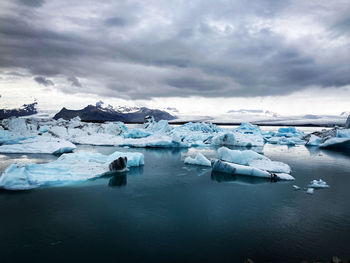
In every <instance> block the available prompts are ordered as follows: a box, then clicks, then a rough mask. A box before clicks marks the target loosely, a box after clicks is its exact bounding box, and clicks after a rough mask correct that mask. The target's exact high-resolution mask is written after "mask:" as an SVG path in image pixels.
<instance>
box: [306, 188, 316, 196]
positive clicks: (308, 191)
mask: <svg viewBox="0 0 350 263" xmlns="http://www.w3.org/2000/svg"><path fill="white" fill-rule="evenodd" d="M306 193H307V194H310V195H312V194H313V193H314V189H313V188H308V189H307V190H306Z"/></svg>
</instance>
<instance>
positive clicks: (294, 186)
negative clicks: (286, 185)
mask: <svg viewBox="0 0 350 263" xmlns="http://www.w3.org/2000/svg"><path fill="white" fill-rule="evenodd" d="M293 188H294V190H300V189H301V188H300V187H299V186H297V185H295V184H294V185H293Z"/></svg>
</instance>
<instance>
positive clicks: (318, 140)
mask: <svg viewBox="0 0 350 263" xmlns="http://www.w3.org/2000/svg"><path fill="white" fill-rule="evenodd" d="M321 143H322V138H320V137H318V136H316V135H313V134H311V136H310V138H309V141H308V142H307V143H306V145H308V146H319V145H320V144H321Z"/></svg>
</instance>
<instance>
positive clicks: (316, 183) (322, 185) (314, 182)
mask: <svg viewBox="0 0 350 263" xmlns="http://www.w3.org/2000/svg"><path fill="white" fill-rule="evenodd" d="M307 187H309V188H328V187H329V185H328V184H327V183H326V182H325V181H323V180H322V179H320V180H318V181H317V180H312V181H311V182H310V184H309V185H308V186H307Z"/></svg>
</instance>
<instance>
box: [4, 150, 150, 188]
mask: <svg viewBox="0 0 350 263" xmlns="http://www.w3.org/2000/svg"><path fill="white" fill-rule="evenodd" d="M122 156H123V157H127V167H132V166H141V165H143V164H144V156H143V154H142V153H137V152H133V153H123V152H114V153H112V154H110V155H103V154H100V153H91V152H77V153H68V154H63V155H61V156H60V157H59V158H58V159H57V160H55V161H52V162H49V163H45V164H36V163H29V164H19V163H15V164H12V165H10V166H9V167H8V168H7V169H6V170H5V171H4V173H3V174H2V176H1V177H0V187H2V188H4V189H8V190H27V189H32V188H37V187H40V186H52V185H62V184H68V183H72V182H77V181H85V180H88V179H91V178H95V177H99V176H101V175H103V174H105V173H108V172H109V165H110V163H112V162H113V161H114V160H116V159H118V158H119V157H122Z"/></svg>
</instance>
